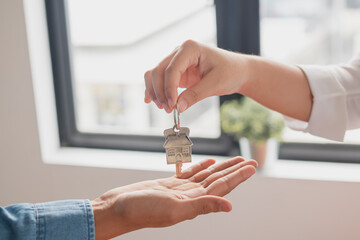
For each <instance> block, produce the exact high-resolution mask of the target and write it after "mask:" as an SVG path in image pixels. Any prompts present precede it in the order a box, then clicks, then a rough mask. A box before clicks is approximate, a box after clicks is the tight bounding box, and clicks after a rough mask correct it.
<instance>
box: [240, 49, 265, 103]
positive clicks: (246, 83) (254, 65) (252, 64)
mask: <svg viewBox="0 0 360 240" xmlns="http://www.w3.org/2000/svg"><path fill="white" fill-rule="evenodd" d="M241 57H242V58H243V59H242V61H243V64H242V65H243V66H244V68H240V70H241V72H240V76H241V81H240V87H239V89H238V91H237V92H238V93H239V94H242V95H245V96H251V92H252V91H254V86H257V84H256V82H257V81H258V79H259V74H260V73H261V70H260V68H259V66H260V64H261V58H259V57H257V56H251V55H243V54H242V55H241Z"/></svg>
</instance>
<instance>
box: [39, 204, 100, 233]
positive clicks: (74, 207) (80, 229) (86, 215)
mask: <svg viewBox="0 0 360 240" xmlns="http://www.w3.org/2000/svg"><path fill="white" fill-rule="evenodd" d="M35 213H36V233H37V234H36V235H37V238H36V239H39V240H42V239H68V240H71V239H84V240H85V239H86V240H88V239H89V240H94V239H95V224H94V215H93V211H92V207H91V204H90V201H89V200H64V201H55V202H46V203H37V204H35Z"/></svg>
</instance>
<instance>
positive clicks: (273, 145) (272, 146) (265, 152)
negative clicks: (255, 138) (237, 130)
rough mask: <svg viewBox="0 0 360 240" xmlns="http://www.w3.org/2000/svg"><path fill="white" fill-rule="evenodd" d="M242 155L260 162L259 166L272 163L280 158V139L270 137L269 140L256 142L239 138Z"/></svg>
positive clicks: (262, 166)
mask: <svg viewBox="0 0 360 240" xmlns="http://www.w3.org/2000/svg"><path fill="white" fill-rule="evenodd" d="M239 144H240V150H241V155H242V156H243V157H244V158H245V159H254V160H255V161H257V162H258V165H259V166H258V168H259V169H261V168H264V166H266V167H267V166H269V165H271V162H273V161H274V160H277V159H278V148H279V145H278V141H277V140H276V139H273V138H270V139H269V140H268V141H265V142H262V143H260V144H259V143H258V144H254V143H251V142H250V141H249V140H248V139H246V138H241V139H239Z"/></svg>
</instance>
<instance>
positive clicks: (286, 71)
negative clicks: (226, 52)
mask: <svg viewBox="0 0 360 240" xmlns="http://www.w3.org/2000/svg"><path fill="white" fill-rule="evenodd" d="M248 66H249V69H248V77H247V79H246V81H245V82H244V84H243V85H242V86H241V88H240V90H239V93H241V94H243V95H245V96H248V97H250V98H252V99H254V100H255V101H257V102H259V103H261V104H262V105H264V106H266V107H268V108H270V109H273V110H275V111H277V112H280V113H282V114H284V115H286V116H289V117H293V118H295V119H299V120H303V121H308V120H309V118H310V114H311V109H312V104H313V96H312V93H311V90H310V86H309V83H308V80H307V78H306V76H305V74H304V73H303V72H302V70H301V69H300V68H299V67H296V66H293V65H286V64H281V63H278V62H275V61H271V60H268V59H265V58H261V57H255V56H248Z"/></svg>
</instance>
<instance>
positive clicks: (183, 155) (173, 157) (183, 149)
mask: <svg viewBox="0 0 360 240" xmlns="http://www.w3.org/2000/svg"><path fill="white" fill-rule="evenodd" d="M174 123H175V124H174V127H173V128H169V129H166V130H165V131H164V136H165V139H166V141H165V143H164V148H165V150H166V161H167V163H168V164H176V176H178V177H179V176H180V175H181V167H182V164H183V163H185V162H191V146H192V145H193V143H192V142H191V140H190V138H189V134H190V129H189V128H187V127H180V112H179V105H178V104H177V105H176V109H174Z"/></svg>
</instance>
